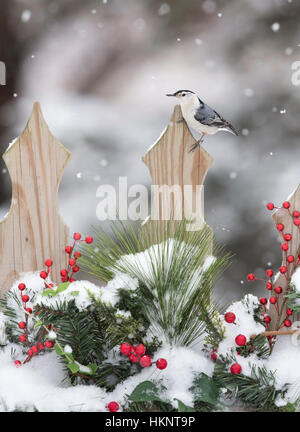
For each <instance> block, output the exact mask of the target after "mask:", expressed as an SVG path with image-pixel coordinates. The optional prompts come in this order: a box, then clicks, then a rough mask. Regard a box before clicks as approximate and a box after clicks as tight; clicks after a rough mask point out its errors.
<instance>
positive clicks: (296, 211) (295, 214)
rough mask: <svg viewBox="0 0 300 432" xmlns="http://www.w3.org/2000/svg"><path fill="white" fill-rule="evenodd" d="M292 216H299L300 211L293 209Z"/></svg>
mask: <svg viewBox="0 0 300 432" xmlns="http://www.w3.org/2000/svg"><path fill="white" fill-rule="evenodd" d="M293 216H294V218H299V217H300V212H299V211H298V210H295V211H294V212H293Z"/></svg>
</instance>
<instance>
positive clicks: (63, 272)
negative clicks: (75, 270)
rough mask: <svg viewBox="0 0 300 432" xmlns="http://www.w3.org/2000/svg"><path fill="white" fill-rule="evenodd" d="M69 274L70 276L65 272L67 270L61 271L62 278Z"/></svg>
mask: <svg viewBox="0 0 300 432" xmlns="http://www.w3.org/2000/svg"><path fill="white" fill-rule="evenodd" d="M67 274H68V272H67V270H65V269H63V270H61V271H60V275H61V276H62V277H66V276H67Z"/></svg>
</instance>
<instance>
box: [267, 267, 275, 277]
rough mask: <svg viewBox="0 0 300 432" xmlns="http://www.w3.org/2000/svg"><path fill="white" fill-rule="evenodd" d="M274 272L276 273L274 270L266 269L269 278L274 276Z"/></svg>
mask: <svg viewBox="0 0 300 432" xmlns="http://www.w3.org/2000/svg"><path fill="white" fill-rule="evenodd" d="M273 274H274V272H273V270H270V269H268V270H267V271H266V275H267V276H268V277H269V278H271V277H272V276H273Z"/></svg>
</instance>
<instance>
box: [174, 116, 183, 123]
mask: <svg viewBox="0 0 300 432" xmlns="http://www.w3.org/2000/svg"><path fill="white" fill-rule="evenodd" d="M183 122H184V118H183V117H182V118H181V119H180V120H176V123H183Z"/></svg>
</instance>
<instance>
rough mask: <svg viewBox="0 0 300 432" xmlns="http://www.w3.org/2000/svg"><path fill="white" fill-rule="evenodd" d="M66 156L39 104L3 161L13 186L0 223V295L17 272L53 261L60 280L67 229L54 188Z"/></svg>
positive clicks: (67, 153)
mask: <svg viewBox="0 0 300 432" xmlns="http://www.w3.org/2000/svg"><path fill="white" fill-rule="evenodd" d="M70 156H71V154H70V152H69V151H68V150H67V149H66V148H65V147H64V146H63V145H62V144H61V143H60V142H59V141H58V140H57V139H56V138H55V137H54V136H53V135H52V134H51V132H50V131H49V129H48V126H47V124H46V122H45V120H44V118H43V115H42V111H41V107H40V104H39V103H37V102H36V103H35V104H34V106H33V110H32V113H31V116H30V118H29V121H28V123H27V125H26V127H25V129H24V131H23V132H22V134H21V135H20V136H19V138H17V139H16V140H15V141H14V142H13V143H12V144H11V145H10V146H9V148H8V149H7V150H6V152H5V153H4V155H3V159H4V161H5V163H6V165H7V168H8V171H9V174H10V177H11V182H12V201H11V207H10V210H9V213H8V214H7V216H6V217H5V218H4V219H3V220H2V221H1V222H0V295H3V294H4V293H5V292H6V291H7V290H8V289H9V288H10V286H11V284H12V282H13V281H14V280H15V279H16V278H18V277H19V275H20V273H23V272H28V271H35V270H41V269H43V268H44V261H45V260H46V259H47V258H51V259H52V260H53V262H54V266H53V269H52V272H51V277H52V278H53V280H55V281H57V282H58V281H59V271H60V269H61V268H63V267H65V265H66V256H65V253H64V245H65V244H66V243H67V241H68V238H69V229H68V227H67V225H66V224H65V223H64V222H63V220H62V218H61V216H60V214H59V210H58V198H57V193H58V188H59V183H60V180H61V177H62V174H63V171H64V169H65V167H66V165H67V163H68V161H69V159H70Z"/></svg>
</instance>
